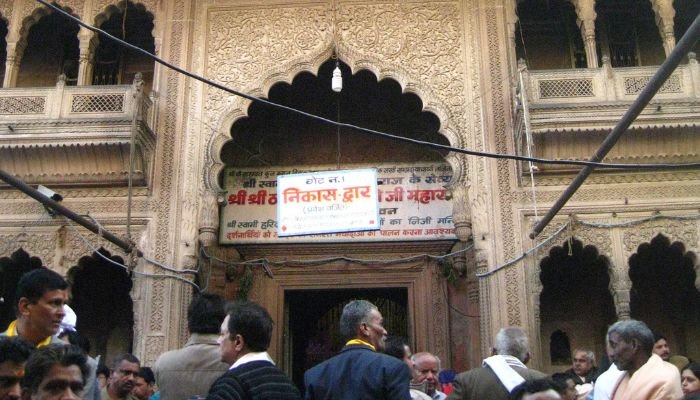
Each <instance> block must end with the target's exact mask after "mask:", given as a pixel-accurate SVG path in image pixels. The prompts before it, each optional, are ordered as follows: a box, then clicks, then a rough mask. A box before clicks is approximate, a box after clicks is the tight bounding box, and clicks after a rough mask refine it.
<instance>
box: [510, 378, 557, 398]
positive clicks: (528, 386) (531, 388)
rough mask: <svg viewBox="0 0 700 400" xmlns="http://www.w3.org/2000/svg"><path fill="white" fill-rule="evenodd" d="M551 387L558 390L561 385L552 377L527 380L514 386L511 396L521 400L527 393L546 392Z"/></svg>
mask: <svg viewBox="0 0 700 400" xmlns="http://www.w3.org/2000/svg"><path fill="white" fill-rule="evenodd" d="M549 389H554V390H555V391H557V392H559V390H560V389H559V385H557V384H556V382H554V380H552V378H541V379H533V380H527V381H525V382H523V383H521V384H520V385H518V386H516V387H515V388H513V390H512V391H511V392H510V398H511V400H520V399H522V398H523V397H524V396H525V395H526V394H531V393H537V392H544V391H547V390H549Z"/></svg>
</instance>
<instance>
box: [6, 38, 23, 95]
mask: <svg viewBox="0 0 700 400" xmlns="http://www.w3.org/2000/svg"><path fill="white" fill-rule="evenodd" d="M20 57H21V56H19V55H18V54H17V42H10V41H8V42H7V58H6V60H5V79H4V80H3V82H2V87H4V88H12V87H15V85H16V84H17V72H18V71H19V62H20V59H21V58H20Z"/></svg>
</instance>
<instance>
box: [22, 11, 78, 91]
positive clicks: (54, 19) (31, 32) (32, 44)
mask: <svg viewBox="0 0 700 400" xmlns="http://www.w3.org/2000/svg"><path fill="white" fill-rule="evenodd" d="M66 11H69V12H70V10H69V9H68V10H66ZM42 12H43V13H45V12H46V11H44V10H43V9H41V10H38V11H36V12H35V14H37V13H42ZM36 16H37V15H33V16H32V17H30V18H28V19H26V20H25V22H24V24H25V27H24V28H23V29H28V33H27V35H26V37H25V38H24V39H23V40H24V41H25V45H24V46H18V47H20V48H23V49H24V53H23V54H22V60H21V63H20V66H19V71H18V74H17V84H16V86H17V87H42V86H54V85H55V84H56V82H57V81H58V78H59V76H61V75H64V76H65V81H66V84H67V85H75V84H77V81H78V67H79V64H78V59H79V56H80V49H79V47H80V46H79V44H78V31H79V30H80V26H79V25H78V23H77V22H75V21H73V20H70V19H68V18H66V17H64V16H62V15H59V14H58V13H53V12H50V13H48V14H45V15H43V16H41V17H40V18H39V19H38V21H36V23H34V24H33V25H30V24H31V23H32V22H33V21H35V19H34V17H36Z"/></svg>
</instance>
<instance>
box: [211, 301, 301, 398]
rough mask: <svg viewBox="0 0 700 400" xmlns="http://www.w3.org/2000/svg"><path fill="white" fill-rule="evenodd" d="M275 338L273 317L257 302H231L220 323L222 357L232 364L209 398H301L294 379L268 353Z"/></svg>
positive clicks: (213, 387)
mask: <svg viewBox="0 0 700 400" xmlns="http://www.w3.org/2000/svg"><path fill="white" fill-rule="evenodd" d="M271 338H272V318H271V317H270V314H268V312H267V311H266V310H265V309H264V308H263V307H262V306H260V305H258V304H255V303H248V302H245V303H234V304H232V305H230V306H229V308H228V310H227V315H226V318H225V319H224V322H223V323H222V324H221V334H220V335H219V349H220V350H221V360H222V361H224V362H226V363H229V364H231V368H229V370H228V372H226V373H225V374H224V375H222V376H221V377H220V378H219V379H217V380H216V381H214V383H213V384H212V386H211V388H210V389H209V394H208V395H207V400H234V399H250V400H258V399H260V400H287V399H289V400H300V399H301V394H300V393H299V390H298V389H297V388H296V386H294V384H293V383H292V381H291V380H290V379H289V378H288V377H287V376H286V375H285V374H284V372H282V371H281V370H280V369H279V368H277V367H276V366H275V364H274V362H273V361H272V359H271V358H270V355H269V354H267V348H268V347H269V346H270V340H271Z"/></svg>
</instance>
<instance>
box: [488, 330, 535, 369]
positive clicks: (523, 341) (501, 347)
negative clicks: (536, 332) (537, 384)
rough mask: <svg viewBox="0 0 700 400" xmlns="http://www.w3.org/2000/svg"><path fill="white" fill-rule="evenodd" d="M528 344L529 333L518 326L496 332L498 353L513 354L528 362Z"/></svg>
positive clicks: (524, 362)
mask: <svg viewBox="0 0 700 400" xmlns="http://www.w3.org/2000/svg"><path fill="white" fill-rule="evenodd" d="M528 346H529V344H528V339H527V334H526V333H525V331H524V330H522V328H519V327H517V326H511V327H508V328H502V329H501V330H500V331H498V333H497V334H496V338H495V350H496V354H500V355H506V356H513V357H515V358H517V359H518V360H520V361H522V362H523V364H527V362H528V361H530V352H529V351H528Z"/></svg>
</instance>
